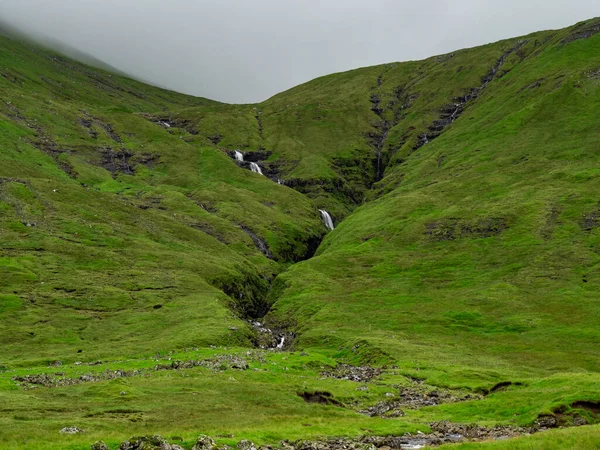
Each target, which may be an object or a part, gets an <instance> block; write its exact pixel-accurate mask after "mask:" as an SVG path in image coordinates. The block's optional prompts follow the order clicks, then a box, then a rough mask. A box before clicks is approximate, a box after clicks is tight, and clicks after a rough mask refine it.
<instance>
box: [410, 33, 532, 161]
mask: <svg viewBox="0 0 600 450" xmlns="http://www.w3.org/2000/svg"><path fill="white" fill-rule="evenodd" d="M528 42H529V41H528V40H525V41H521V42H519V43H518V44H517V45H515V46H514V47H512V48H510V49H509V50H507V51H506V52H504V54H503V55H502V56H501V57H500V58H499V59H498V61H496V64H494V66H493V67H492V69H491V70H490V71H489V73H488V74H487V75H486V76H484V77H483V78H482V79H481V85H480V86H479V87H476V88H471V89H469V90H468V92H467V93H466V94H465V95H462V96H460V97H456V98H455V99H454V103H450V104H448V105H444V106H442V108H441V109H440V112H441V115H440V118H439V119H436V120H434V121H433V123H432V124H431V125H430V126H429V127H428V130H429V131H428V132H426V133H423V134H420V135H419V136H418V142H417V144H416V146H415V147H414V150H417V149H419V148H421V147H422V146H424V145H425V144H428V143H429V142H431V141H432V140H434V139H436V138H437V137H438V136H440V135H441V134H442V132H443V131H444V129H445V128H446V127H447V126H449V125H450V124H452V123H453V122H454V121H456V119H458V118H459V117H460V116H461V114H462V113H463V112H464V109H465V106H466V105H467V103H469V102H471V101H472V100H475V99H476V98H477V97H479V95H480V94H481V92H482V91H483V90H484V89H485V88H486V87H487V86H488V85H489V84H490V83H491V82H492V81H493V80H494V78H495V77H496V75H497V74H498V71H499V70H500V68H501V67H502V65H503V64H504V63H505V61H506V59H507V58H508V57H509V56H510V55H512V54H513V53H515V52H517V51H519V50H520V49H521V48H522V47H524V46H525V45H526V44H527V43H528Z"/></svg>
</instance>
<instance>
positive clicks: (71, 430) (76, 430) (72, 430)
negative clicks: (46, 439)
mask: <svg viewBox="0 0 600 450" xmlns="http://www.w3.org/2000/svg"><path fill="white" fill-rule="evenodd" d="M59 433H61V434H79V433H85V431H83V430H82V429H81V428H78V427H65V428H63V429H62V430H60V431H59Z"/></svg>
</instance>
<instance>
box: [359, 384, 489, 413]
mask: <svg viewBox="0 0 600 450" xmlns="http://www.w3.org/2000/svg"><path fill="white" fill-rule="evenodd" d="M388 394H391V393H390V392H388V393H386V394H385V395H386V397H391V398H390V399H388V400H383V401H381V402H379V403H377V404H376V405H374V406H371V407H369V408H367V409H364V410H362V411H359V413H361V414H365V415H367V416H371V417H376V416H379V417H400V416H403V415H404V409H418V408H422V407H424V406H437V405H440V404H443V403H457V402H464V401H468V400H480V399H481V398H482V396H481V395H479V394H472V393H464V392H460V391H451V390H448V389H432V388H431V387H429V386H426V385H424V384H416V385H415V386H410V387H402V388H401V389H400V394H399V396H398V398H397V399H395V398H394V397H393V396H394V394H392V396H390V395H388ZM392 398H394V399H392Z"/></svg>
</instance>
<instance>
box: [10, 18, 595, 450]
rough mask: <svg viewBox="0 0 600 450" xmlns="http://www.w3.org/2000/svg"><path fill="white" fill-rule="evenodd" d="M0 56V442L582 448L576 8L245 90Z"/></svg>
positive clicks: (587, 437)
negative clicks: (454, 441)
mask: <svg viewBox="0 0 600 450" xmlns="http://www.w3.org/2000/svg"><path fill="white" fill-rule="evenodd" d="M0 49H1V51H0V75H1V76H0V212H1V215H0V319H1V320H0V404H1V405H2V406H1V407H0V410H1V411H2V413H1V414H0V447H1V448H11V449H12V448H15V449H25V448H27V449H31V448H33V449H46V448H49V449H63V448H68V449H88V448H90V445H91V444H92V443H94V442H95V441H96V440H104V441H105V442H106V443H107V444H108V445H109V447H110V448H111V449H116V448H118V447H119V443H120V442H122V441H124V440H125V439H128V438H130V437H131V436H134V435H150V434H157V433H159V434H162V435H163V436H165V437H166V438H167V439H168V440H170V441H171V442H172V443H178V444H179V445H181V446H183V447H184V448H185V449H188V450H189V449H191V448H192V446H193V445H194V443H195V440H196V438H197V437H198V435H199V434H208V435H211V436H213V437H214V438H215V439H216V440H217V442H218V443H219V444H227V445H235V444H236V443H237V442H238V441H240V440H241V439H252V440H253V441H255V442H256V443H257V444H273V445H280V444H279V441H281V440H282V439H287V440H290V441H295V440H298V439H326V438H328V437H336V436H337V437H342V436H343V437H348V438H356V437H358V436H361V435H363V436H364V435H367V436H379V437H381V436H402V435H403V434H404V433H407V432H409V433H413V435H414V433H416V431H417V430H419V431H422V432H423V433H425V435H424V436H426V438H427V439H430V438H431V439H433V437H432V436H434V435H429V434H428V433H430V432H435V433H438V434H439V435H440V436H442V437H444V439H446V438H447V436H450V435H451V434H456V433H458V434H462V435H465V436H466V437H467V438H473V439H475V438H476V439H478V440H488V439H493V438H500V437H502V438H504V437H514V439H511V440H509V441H504V440H502V441H501V442H496V443H478V442H474V443H464V444H461V445H459V446H458V447H452V448H479V447H480V446H481V447H483V448H485V447H488V446H489V447H491V448H527V449H529V448H531V449H533V448H600V428H598V427H599V426H598V425H594V424H596V423H600V372H599V370H598V368H599V364H600V350H598V348H599V347H598V344H599V343H600V331H599V330H598V318H599V317H600V315H599V314H600V305H598V292H599V289H600V271H599V269H600V206H599V205H600V198H598V192H600V169H599V167H598V161H599V156H600V153H599V152H600V122H599V119H598V117H599V113H600V19H593V20H589V21H586V22H583V23H580V24H577V25H575V26H573V27H570V28H568V29H564V30H559V31H546V32H539V33H534V34H532V35H529V36H525V37H521V38H515V39H509V40H506V41H501V42H497V43H494V44H489V45H486V46H482V47H477V48H474V49H468V50H460V51H456V52H454V53H450V54H447V55H441V56H437V57H433V58H430V59H428V60H425V61H415V62H406V63H393V64H386V65H383V66H376V67H369V68H364V69H357V70H354V71H350V72H346V73H340V74H333V75H330V76H326V77H322V78H319V79H316V80H313V81H311V82H309V83H306V84H304V85H301V86H298V87H296V88H293V89H291V90H289V91H287V92H283V93H281V94H278V95H276V96H275V97H273V98H271V99H269V100H267V101H265V102H263V103H260V104H256V105H226V104H221V103H218V102H214V101H211V100H207V99H202V98H194V97H189V96H185V95H182V94H178V93H175V92H170V91H166V90H163V89H159V88H156V87H152V86H149V85H145V84H143V83H140V82H137V81H133V80H131V79H128V78H126V77H123V76H121V75H119V74H114V73H110V72H106V71H104V70H102V69H97V68H93V67H90V66H87V65H84V64H82V63H79V62H76V61H74V60H71V59H69V58H66V57H64V56H62V55H60V54H57V53H54V52H53V51H51V50H46V49H44V48H42V47H38V46H36V45H35V44H31V43H27V42H23V41H20V40H19V39H16V38H10V37H2V36H0ZM236 151H237V152H240V153H242V154H243V155H244V161H243V162H240V161H236V157H235V152H236ZM250 163H254V164H258V165H259V166H260V168H261V170H262V172H263V174H264V175H260V174H258V173H254V172H253V171H251V170H249V169H250ZM320 209H321V210H326V211H328V212H329V213H331V216H332V217H333V220H334V223H335V225H336V228H335V230H333V231H331V232H328V230H327V228H326V226H325V224H324V223H323V221H322V218H321V216H320V212H319V210H320ZM256 321H259V322H260V323H261V325H260V326H257V325H252V323H251V322H256ZM262 324H264V326H265V327H268V328H269V329H270V330H272V332H270V331H264V329H263V330H261V329H260V328H262V327H263V325H262ZM277 344H279V348H276V347H277ZM265 347H271V348H265ZM439 421H450V422H451V423H453V424H471V423H477V424H478V426H479V427H482V428H477V430H478V431H477V433H479V434H477V436H475V435H473V436H470V435H468V433H469V431H468V430H467V431H465V430H466V429H463V428H460V432H456V433H450V432H448V431H440V430H446V428H444V427H445V425H440V424H439V423H438V422H439ZM583 425H585V426H583ZM73 426H76V427H78V428H81V429H83V430H84V431H85V433H77V434H73V435H70V434H66V433H60V432H59V431H60V430H61V429H63V428H64V427H73ZM457 426H458V425H457ZM574 426H576V427H574ZM498 427H505V428H502V429H500V428H498ZM558 427H560V428H563V429H560V430H552V431H546V428H558ZM572 427H573V428H572ZM474 429H475V428H470V429H469V430H471V432H473V433H474V431H473V430H474ZM538 431H543V432H542V433H539V434H537V432H538ZM440 433H441V434H440ZM494 433H496V434H494ZM529 433H535V434H534V435H533V436H529V437H517V436H519V435H521V434H529ZM435 436H437V435H435ZM438 438H439V436H438V437H436V439H438ZM371 439H375V438H371ZM378 439H379V438H378ZM381 439H383V438H381ZM446 442H448V441H447V440H443V439H442V440H441V441H440V440H439V439H438V441H435V440H431V441H427V442H426V444H441V443H446ZM328 445H333V444H328ZM352 445H355V444H352ZM356 445H358V444H356ZM360 445H361V446H359V447H356V448H365V449H366V448H368V447H365V445H366V441H365V440H364V438H363V441H362V443H361V444H360ZM390 445H391V444H390V443H389V442H388V441H385V442H384V441H382V440H379V441H377V442H376V447H385V446H388V447H389V446H390ZM157 448H158V447H157ZM295 448H307V449H308V448H312V447H301V446H296V447H295ZM327 448H329V447H327ZM333 448H337V447H333ZM340 448H341V447H340ZM196 450H198V449H196Z"/></svg>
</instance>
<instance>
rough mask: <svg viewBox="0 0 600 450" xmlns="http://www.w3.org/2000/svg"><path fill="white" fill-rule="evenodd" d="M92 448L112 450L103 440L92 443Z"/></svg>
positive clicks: (92, 449)
mask: <svg viewBox="0 0 600 450" xmlns="http://www.w3.org/2000/svg"><path fill="white" fill-rule="evenodd" d="M91 450H110V449H109V448H108V445H106V444H105V443H104V442H103V441H98V442H95V443H93V444H92V447H91Z"/></svg>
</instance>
